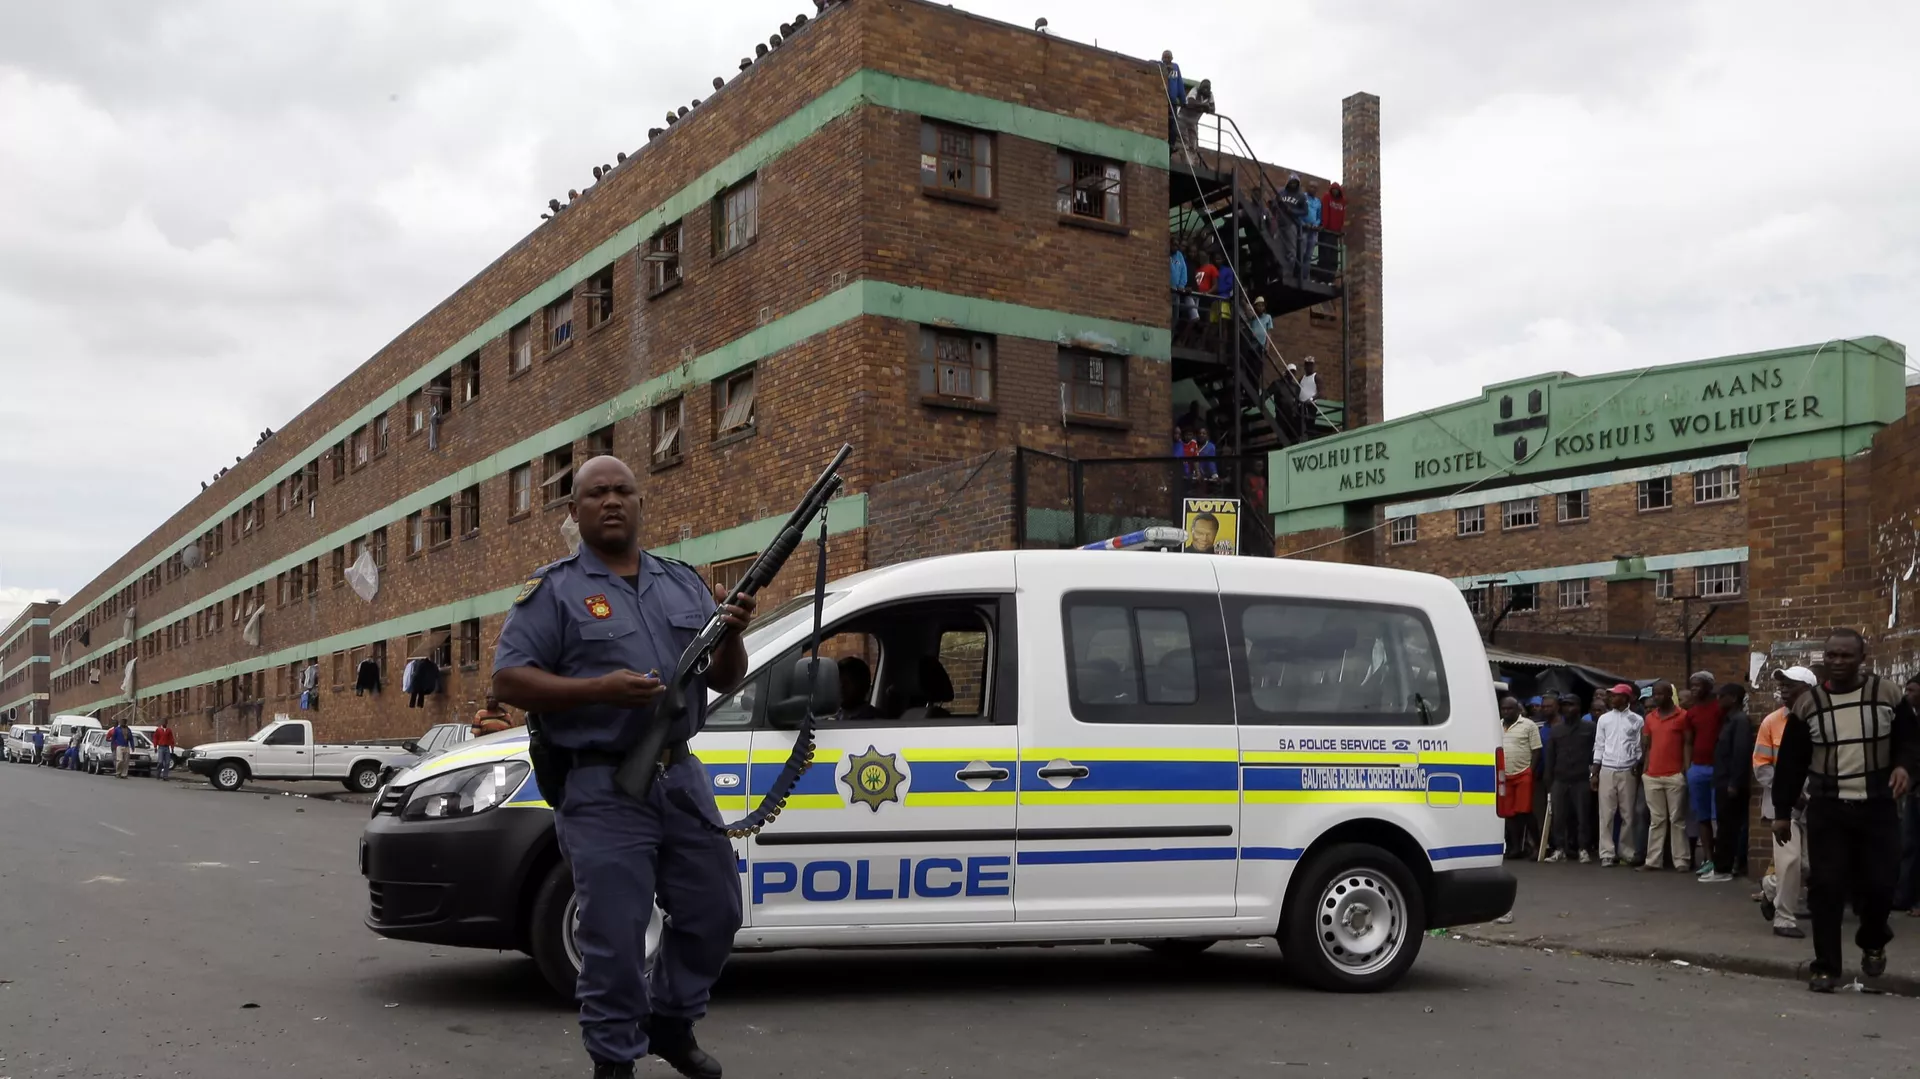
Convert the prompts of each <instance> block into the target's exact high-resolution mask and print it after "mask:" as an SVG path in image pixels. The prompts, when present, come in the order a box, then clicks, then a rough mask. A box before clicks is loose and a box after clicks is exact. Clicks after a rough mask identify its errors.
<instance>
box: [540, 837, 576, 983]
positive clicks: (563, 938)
mask: <svg viewBox="0 0 1920 1079" xmlns="http://www.w3.org/2000/svg"><path fill="white" fill-rule="evenodd" d="M572 915H573V871H572V870H571V869H569V868H567V863H566V862H565V861H564V860H562V861H556V862H554V863H553V865H552V866H551V867H549V868H548V869H547V876H546V879H545V880H542V881H541V882H540V887H539V888H538V889H536V890H535V891H534V893H533V912H532V915H531V916H530V917H529V918H528V919H527V938H528V939H527V954H529V955H531V956H533V962H534V964H535V965H536V966H538V967H539V968H540V976H541V977H542V978H545V979H546V982H547V985H548V986H549V987H551V988H552V989H553V991H554V993H556V994H557V995H559V997H560V998H561V999H562V1000H566V1001H569V1002H571V1001H572V1000H573V999H574V996H573V993H574V985H575V983H576V982H578V981H579V978H580V971H579V970H578V968H576V967H575V966H574V965H573V957H572V955H571V954H570V953H569V950H568V948H567V935H568V934H571V933H572V932H573V926H572V925H571V924H570V923H571V921H572Z"/></svg>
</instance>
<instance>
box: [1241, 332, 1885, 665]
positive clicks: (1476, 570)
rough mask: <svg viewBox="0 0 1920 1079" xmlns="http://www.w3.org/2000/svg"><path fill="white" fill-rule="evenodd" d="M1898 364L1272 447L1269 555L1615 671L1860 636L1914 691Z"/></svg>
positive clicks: (1568, 389) (1809, 351)
mask: <svg viewBox="0 0 1920 1079" xmlns="http://www.w3.org/2000/svg"><path fill="white" fill-rule="evenodd" d="M1906 373H1907V366H1906V352H1905V349H1904V348H1902V347H1901V346H1900V345H1898V344H1896V343H1894V342H1891V341H1888V340H1885V339H1883V338H1860V339H1856V340H1848V341H1829V342H1826V343H1825V344H1820V345H1809V346H1806V347H1802V348H1788V349H1781V350H1778V351H1772V352H1763V353H1756V354H1753V355H1744V356H1729V357H1725V358H1722V359H1713V360H1704V361H1700V362H1697V363H1683V364H1675V365H1672V366H1666V367H1653V368H1647V369H1644V370H1639V371H1624V372H1619V373H1616V374H1608V375H1600V376H1594V377H1575V376H1572V375H1566V374H1544V375H1537V376H1534V377H1530V378H1523V379H1517V380H1515V381H1511V382H1505V383H1501V384H1499V385H1496V386H1489V387H1487V388H1486V389H1485V390H1483V391H1482V392H1481V394H1480V396H1478V397H1477V398H1472V399H1469V400H1466V401H1463V402H1460V403H1458V404H1453V405H1448V406H1445V407H1442V408H1436V409H1433V410H1431V411H1427V412H1422V413H1418V414H1416V415H1412V416H1406V417H1402V418H1400V419H1397V420H1394V421H1393V422H1391V423H1382V424H1376V425H1373V426H1370V427H1368V428H1366V429H1364V430H1352V431H1348V432H1345V433H1342V434H1337V435H1332V436H1329V437H1327V438H1324V439H1320V440H1318V441H1314V442H1311V443H1306V444H1303V445H1300V446H1296V447H1291V448H1288V449H1285V450H1282V451H1279V452H1276V453H1275V454H1274V460H1273V462H1272V465H1271V471H1272V473H1273V484H1272V508H1273V511H1274V513H1275V517H1274V525H1275V530H1276V532H1278V533H1279V534H1280V535H1279V539H1278V541H1277V542H1278V546H1279V549H1280V551H1281V553H1291V554H1294V555H1297V556H1300V557H1308V558H1322V559H1329V560H1335V561H1352V562H1366V563H1371V564H1375V565H1383V566H1395V567H1400V568H1405V569H1414V570H1423V571H1426V572H1431V573H1438V574H1441V575H1443V576H1446V577H1450V578H1452V579H1453V580H1454V582H1455V583H1456V584H1458V585H1459V586H1460V587H1461V588H1462V589H1463V590H1464V591H1465V593H1466V596H1467V598H1468V602H1469V603H1470V604H1471V605H1472V606H1473V608H1474V610H1475V611H1476V612H1477V613H1478V614H1479V616H1480V620H1481V624H1482V626H1483V628H1484V629H1485V631H1486V632H1487V633H1488V634H1489V636H1490V637H1491V639H1493V640H1494V642H1495V643H1497V644H1500V645H1502V646H1504V647H1507V648H1510V649H1513V650H1516V651H1521V652H1530V653H1538V654H1544V655H1548V656H1557V657H1563V658H1568V659H1574V660H1577V661H1579V662H1583V663H1588V664H1592V665H1593V666H1596V667H1600V668H1603V669H1607V670H1612V671H1615V672H1618V673H1620V674H1623V675H1629V676H1637V677H1668V678H1673V679H1675V680H1678V679H1681V678H1684V677H1685V674H1686V673H1687V672H1688V671H1689V670H1697V669H1700V668H1702V667H1706V668H1709V669H1712V670H1713V671H1714V672H1715V674H1716V675H1718V676H1719V677H1720V678H1721V679H1722V680H1725V679H1730V678H1738V679H1743V680H1744V679H1747V678H1749V677H1750V676H1751V675H1752V674H1753V673H1754V670H1753V666H1752V664H1753V663H1754V661H1755V660H1756V659H1759V661H1760V662H1761V663H1763V664H1764V665H1765V666H1766V667H1767V668H1768V669H1771V668H1772V667H1775V666H1784V665H1789V664H1793V663H1806V662H1817V661H1818V659H1819V650H1820V649H1821V648H1822V646H1823V644H1824V641H1825V637H1826V634H1827V631H1828V630H1829V629H1830V628H1832V627H1833V626H1835V625H1851V626H1854V627H1856V628H1858V629H1860V630H1862V631H1864V632H1865V633H1866V634H1867V635H1868V638H1869V640H1871V641H1874V642H1875V646H1874V656H1873V660H1874V664H1875V666H1877V667H1878V668H1879V669H1880V670H1882V671H1884V672H1887V673H1898V674H1900V675H1901V676H1902V677H1904V676H1905V675H1906V674H1907V673H1909V672H1911V671H1912V670H1914V669H1916V668H1920V616H1917V615H1916V614H1915V611H1914V608H1915V605H1916V604H1915V596H1914V593H1913V590H1914V589H1915V588H1916V587H1920V573H1916V571H1915V570H1914V566H1915V565H1916V564H1920V514H1917V513H1916V507H1920V477H1917V476H1916V460H1915V453H1914V448H1915V440H1914V437H1913V426H1912V425H1913V424H1914V423H1915V422H1920V421H1916V420H1915V419H1914V414H1912V413H1910V412H1909V411H1908V409H1907V404H1908V393H1907V390H1906V388H1905V384H1906V377H1905V376H1906ZM1689 634H1692V636H1693V638H1694V639H1693V642H1692V645H1691V646H1689V644H1688V642H1687V640H1686V638H1687V637H1688V635H1689ZM1689 662H1691V666H1689Z"/></svg>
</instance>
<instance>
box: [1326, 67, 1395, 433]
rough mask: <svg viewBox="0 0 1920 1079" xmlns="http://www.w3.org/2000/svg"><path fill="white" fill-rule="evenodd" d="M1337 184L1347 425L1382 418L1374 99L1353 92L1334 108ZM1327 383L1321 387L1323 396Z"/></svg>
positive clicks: (1382, 351) (1382, 347) (1377, 102)
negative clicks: (1343, 199)
mask: <svg viewBox="0 0 1920 1079" xmlns="http://www.w3.org/2000/svg"><path fill="white" fill-rule="evenodd" d="M1340 144H1341V145H1340V171H1341V176H1340V185H1341V186H1342V187H1343V188H1344V189H1345V190H1346V192H1347V232H1346V249H1347V251H1346V275H1345V281H1346V305H1347V310H1346V320H1345V321H1344V322H1343V323H1342V325H1341V330H1342V332H1344V333H1345V334H1346V335H1347V341H1346V346H1347V368H1346V385H1344V386H1341V387H1339V388H1338V389H1339V391H1340V395H1341V399H1342V400H1344V401H1345V402H1346V408H1347V426H1348V427H1358V426H1360V425H1362V424H1367V423H1379V422H1380V421H1381V420H1383V419H1385V418H1386V405H1385V401H1384V399H1383V396H1382V393H1381V373H1382V370H1383V368H1384V366H1385V362H1386V350H1385V344H1384V339H1383V327H1384V325H1385V323H1384V320H1383V317H1382V314H1381V301H1382V296H1383V293H1384V287H1383V284H1382V281H1381V250H1380V99H1379V98H1378V97H1376V96H1375V95H1373V94H1354V95H1353V96H1352V97H1349V98H1347V99H1346V100H1345V101H1343V102H1341V107H1340ZM1332 389H1333V387H1327V388H1325V389H1323V390H1322V393H1324V394H1325V395H1326V396H1329V397H1331V396H1332V395H1333V394H1332V393H1331V392H1328V391H1330V390H1332Z"/></svg>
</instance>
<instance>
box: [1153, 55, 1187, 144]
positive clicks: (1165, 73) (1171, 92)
mask: <svg viewBox="0 0 1920 1079" xmlns="http://www.w3.org/2000/svg"><path fill="white" fill-rule="evenodd" d="M1160 77H1161V78H1162V79H1164V80H1166V87H1167V107H1168V109H1169V110H1170V111H1169V113H1168V116H1167V141H1168V142H1179V141H1180V131H1179V129H1178V128H1176V127H1175V126H1174V122H1173V115H1174V113H1176V112H1177V111H1178V110H1179V108H1180V106H1182V105H1185V104H1186V103H1187V80H1186V79H1185V78H1183V77H1182V76H1181V74H1180V65H1179V64H1176V63H1174V62H1173V50H1172V49H1168V50H1166V51H1164V52H1162V53H1161V54H1160Z"/></svg>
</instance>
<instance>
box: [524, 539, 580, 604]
mask: <svg viewBox="0 0 1920 1079" xmlns="http://www.w3.org/2000/svg"><path fill="white" fill-rule="evenodd" d="M578 557H580V552H578V551H575V552H574V553H572V554H570V555H568V556H567V557H565V558H560V559H555V560H554V561H552V562H549V563H547V564H546V565H544V566H541V567H540V568H539V569H537V570H534V571H533V572H532V573H530V574H528V575H527V583H525V584H523V585H521V586H520V592H519V594H518V595H515V596H514V597H513V605H514V606H516V607H518V606H519V605H520V604H522V603H525V602H526V601H527V600H529V599H531V598H532V597H533V594H534V593H535V592H538V591H539V590H540V582H542V581H544V580H546V579H547V574H549V573H552V572H553V571H554V569H555V568H556V567H558V566H560V565H562V564H563V563H567V562H571V561H573V560H574V559H576V558H578Z"/></svg>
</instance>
